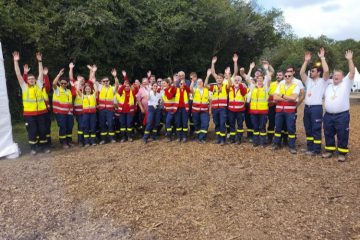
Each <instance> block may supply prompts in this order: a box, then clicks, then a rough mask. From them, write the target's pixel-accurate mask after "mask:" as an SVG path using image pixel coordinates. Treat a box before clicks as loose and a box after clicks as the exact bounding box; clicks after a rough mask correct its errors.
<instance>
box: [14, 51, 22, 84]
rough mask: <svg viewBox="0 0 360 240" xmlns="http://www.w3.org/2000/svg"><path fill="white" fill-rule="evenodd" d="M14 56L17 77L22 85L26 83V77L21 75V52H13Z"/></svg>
mask: <svg viewBox="0 0 360 240" xmlns="http://www.w3.org/2000/svg"><path fill="white" fill-rule="evenodd" d="M13 58H14V68H15V73H16V78H17V80H18V82H19V84H20V86H22V85H23V84H24V79H23V77H22V76H21V72H20V67H19V60H20V54H19V53H18V52H13Z"/></svg>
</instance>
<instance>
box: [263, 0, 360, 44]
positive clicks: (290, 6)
mask: <svg viewBox="0 0 360 240" xmlns="http://www.w3.org/2000/svg"><path fill="white" fill-rule="evenodd" d="M263 1H264V2H262V1H258V3H259V4H260V5H263V6H264V7H265V8H266V9H269V8H271V7H274V8H281V9H282V10H283V12H284V17H285V21H286V22H287V23H289V24H290V25H291V26H292V28H293V31H294V33H295V34H296V35H298V36H299V37H308V36H312V37H319V36H320V35H322V34H323V35H326V36H327V37H329V38H333V39H335V40H345V39H348V38H353V39H355V40H357V41H359V40H360V24H359V23H358V21H359V17H358V12H359V7H358V5H359V4H360V3H359V2H358V1H356V0H333V1H326V0H325V1H317V0H313V1H310V0H306V1H285V0H278V1H265V0H263Z"/></svg>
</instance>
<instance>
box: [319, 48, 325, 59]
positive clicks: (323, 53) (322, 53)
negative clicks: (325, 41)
mask: <svg viewBox="0 0 360 240" xmlns="http://www.w3.org/2000/svg"><path fill="white" fill-rule="evenodd" d="M318 56H319V58H323V57H325V49H324V48H320V51H319V52H318Z"/></svg>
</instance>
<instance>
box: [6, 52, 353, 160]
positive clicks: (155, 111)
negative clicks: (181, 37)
mask: <svg viewBox="0 0 360 240" xmlns="http://www.w3.org/2000/svg"><path fill="white" fill-rule="evenodd" d="M352 56H353V53H352V51H346V53H345V58H346V60H347V61H348V65H349V72H350V73H349V74H348V76H347V77H345V75H344V73H343V72H342V71H341V70H335V71H334V72H333V79H332V83H329V81H328V79H329V67H328V65H327V63H326V60H325V50H324V49H323V48H321V49H320V51H319V52H318V57H319V58H320V60H321V65H320V66H312V67H311V70H310V76H307V74H306V69H307V65H308V63H309V62H310V60H311V53H310V52H306V53H305V57H304V63H303V65H302V68H301V70H300V77H301V80H302V81H301V80H298V79H296V78H295V69H294V67H288V68H287V69H286V71H277V72H276V73H275V70H274V69H273V67H272V66H271V65H270V64H269V63H268V62H267V61H263V69H257V70H256V71H255V75H254V77H251V74H252V71H253V69H254V67H255V63H251V64H250V69H249V71H248V73H247V74H246V73H245V70H244V68H241V69H240V70H239V69H238V56H237V55H236V54H234V56H233V62H234V70H233V74H231V70H230V67H228V68H226V69H225V72H224V74H222V73H216V71H215V64H216V62H217V57H216V56H215V57H213V59H212V62H211V68H210V69H208V70H207V74H206V78H205V80H204V81H203V79H201V78H199V77H198V76H197V74H196V73H195V72H192V73H191V74H190V80H187V79H185V73H184V72H182V71H180V72H179V73H177V74H174V76H173V77H172V78H171V77H168V78H164V79H160V78H159V79H157V80H156V78H155V76H154V75H151V71H149V72H148V73H147V77H145V78H143V79H142V81H141V83H140V81H138V80H135V81H134V83H133V84H131V83H130V81H129V79H128V78H127V75H126V72H125V71H122V75H123V77H124V81H123V83H122V84H121V83H120V82H119V79H118V77H117V71H116V69H113V70H112V71H111V75H112V77H113V78H114V85H110V78H109V77H102V78H101V79H97V78H96V71H97V66H96V65H93V66H90V65H88V69H89V72H90V73H89V80H88V81H85V78H84V77H83V76H80V75H79V76H77V78H76V80H75V79H74V76H73V69H74V67H75V65H74V64H73V63H70V64H69V69H70V70H69V78H66V77H64V76H63V74H64V69H62V70H60V72H59V73H58V75H57V76H56V78H55V79H54V81H53V82H52V89H53V96H52V110H53V113H54V114H55V118H56V121H57V124H58V126H59V140H60V143H61V146H62V147H63V148H69V147H73V146H74V143H73V140H72V130H73V126H74V116H75V118H76V122H77V125H78V144H79V146H80V147H83V146H85V147H88V146H91V145H92V146H93V145H97V144H98V142H99V144H100V145H102V144H105V143H107V142H110V143H115V142H116V141H117V140H120V141H121V142H125V141H130V142H132V141H133V139H134V132H135V130H136V131H137V132H138V133H139V134H140V135H141V136H142V139H143V142H144V144H147V143H148V141H149V139H150V137H151V138H152V139H153V140H154V141H157V140H158V135H159V132H160V131H161V130H162V128H164V131H165V134H166V142H171V141H172V140H173V135H175V138H176V141H177V142H183V143H185V142H187V141H188V135H189V134H195V135H196V139H197V141H198V143H200V144H205V143H206V136H207V133H208V129H209V122H210V116H211V115H212V117H213V122H214V124H215V133H216V135H217V138H216V140H215V144H219V145H221V146H224V145H225V142H226V138H228V143H230V144H238V145H239V144H241V143H242V142H244V141H248V142H250V143H252V145H253V146H254V147H257V146H260V147H261V148H265V146H266V144H269V143H273V145H272V146H271V147H270V149H271V150H274V151H275V150H278V149H280V148H281V146H282V145H283V146H286V145H287V146H288V147H289V151H290V152H291V153H292V154H296V153H297V149H296V138H297V137H296V118H297V107H298V106H299V105H300V104H301V103H302V102H303V101H305V108H304V119H303V120H304V126H305V132H306V139H307V146H306V148H304V149H301V151H302V152H304V153H305V154H306V155H309V156H317V155H320V154H321V145H322V134H321V131H322V126H323V127H324V135H325V151H326V152H325V153H324V154H323V155H322V157H324V158H330V157H331V156H333V153H334V152H335V151H336V150H337V151H338V153H339V156H338V160H339V161H341V162H343V161H345V160H346V158H345V155H346V154H347V153H348V151H349V149H348V138H349V120H350V114H349V95H350V90H351V85H352V81H353V79H354V74H355V67H354V64H353V61H352ZM13 58H14V66H15V72H16V76H17V79H18V81H19V84H20V86H21V89H22V98H23V105H24V112H23V114H24V119H25V125H26V128H27V131H28V135H29V144H30V147H31V153H32V154H36V151H37V147H40V148H41V150H42V151H43V152H45V153H49V152H50V150H49V146H51V135H50V128H51V106H50V101H49V94H50V82H49V78H48V69H47V68H43V65H42V55H41V54H40V53H37V54H36V58H37V61H38V65H39V75H38V78H37V79H36V78H35V76H34V75H33V74H29V71H30V68H29V67H28V65H27V64H25V65H24V74H23V75H21V71H20V67H19V59H20V56H19V53H18V52H14V53H13ZM211 75H212V76H213V77H214V78H215V80H216V83H215V84H209V78H210V76H211ZM273 75H275V76H276V77H275V78H276V79H275V80H274V81H272V77H273ZM243 80H244V81H243ZM304 84H305V87H306V88H304ZM323 98H324V99H325V100H324V101H325V104H324V106H325V114H323ZM244 121H245V125H246V132H247V134H246V138H244V137H243V135H244V128H243V125H244ZM188 125H190V129H189V128H188ZM266 126H267V127H266ZM335 135H337V144H336V141H335ZM98 139H99V140H98Z"/></svg>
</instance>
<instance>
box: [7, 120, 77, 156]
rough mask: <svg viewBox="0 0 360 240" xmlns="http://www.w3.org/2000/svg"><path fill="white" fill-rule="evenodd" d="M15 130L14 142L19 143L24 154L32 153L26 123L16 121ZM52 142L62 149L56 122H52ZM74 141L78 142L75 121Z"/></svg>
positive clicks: (13, 127) (13, 126) (75, 123)
mask: <svg viewBox="0 0 360 240" xmlns="http://www.w3.org/2000/svg"><path fill="white" fill-rule="evenodd" d="M12 130H13V139H14V142H16V143H18V145H19V148H20V150H21V153H22V154H27V153H29V152H30V146H29V138H28V133H27V131H26V127H25V122H23V121H16V122H14V123H13V125H12ZM51 140H52V144H53V145H54V146H56V147H57V148H58V147H60V143H59V127H58V125H57V122H56V120H54V119H53V120H52V122H51ZM73 141H74V142H76V141H77V122H76V120H75V119H74V128H73Z"/></svg>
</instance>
